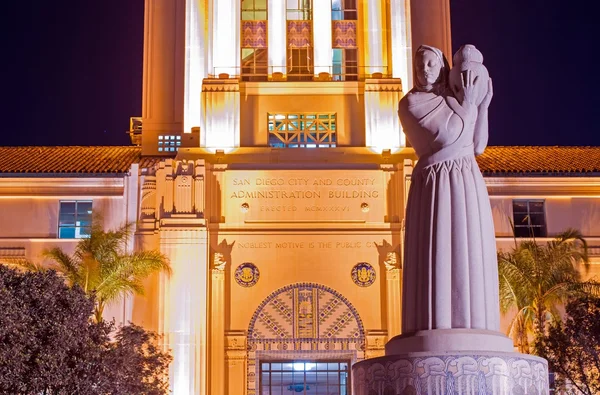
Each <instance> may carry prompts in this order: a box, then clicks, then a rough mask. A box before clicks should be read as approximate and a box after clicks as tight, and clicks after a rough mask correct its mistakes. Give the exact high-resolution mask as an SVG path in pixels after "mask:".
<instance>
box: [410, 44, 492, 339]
mask: <svg viewBox="0 0 600 395" xmlns="http://www.w3.org/2000/svg"><path fill="white" fill-rule="evenodd" d="M482 61H483V57H482V56H481V53H480V52H479V51H478V50H477V49H476V48H475V47H474V46H465V47H463V48H461V49H460V50H459V51H458V53H457V55H456V57H455V58H454V62H455V68H454V69H453V70H452V73H450V70H449V67H448V62H447V61H446V59H445V57H444V55H443V54H442V52H441V51H440V50H439V49H437V48H433V47H429V46H425V45H423V46H421V47H419V49H418V50H417V53H416V56H415V62H414V76H415V81H416V83H415V87H414V88H413V89H412V90H411V91H410V92H408V94H406V95H405V96H404V97H403V98H402V100H401V101H400V103H399V108H398V115H399V116H400V122H401V123H402V127H403V129H404V132H405V133H406V137H407V139H408V141H409V142H410V144H411V145H412V147H413V148H414V149H415V152H416V154H417V156H418V158H419V160H418V162H417V164H416V166H415V168H414V170H413V174H412V182H411V186H410V191H409V197H408V204H407V207H406V238H405V249H404V251H405V256H404V273H403V311H402V333H403V334H409V333H413V332H416V331H420V330H429V329H453V328H471V329H484V330H485V329H487V330H493V331H498V330H499V320H500V319H499V307H498V268H497V261H496V241H495V236H494V225H493V221H492V213H491V208H490V202H489V197H488V194H487V189H486V186H485V183H484V180H483V177H482V175H481V171H480V170H479V167H478V166H477V162H476V161H475V155H479V154H481V153H482V152H483V150H484V149H485V146H486V145H487V139H488V138H487V135H488V130H487V128H488V126H487V109H488V106H489V104H490V101H491V99H492V85H491V80H490V79H489V76H488V75H487V70H486V69H485V67H484V66H483V64H482Z"/></svg>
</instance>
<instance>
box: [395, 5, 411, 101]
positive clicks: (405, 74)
mask: <svg viewBox="0 0 600 395" xmlns="http://www.w3.org/2000/svg"><path fill="white" fill-rule="evenodd" d="M410 29H411V23H410V0H391V1H390V39H391V49H392V53H391V58H392V59H391V60H392V77H393V78H400V79H401V80H402V87H403V89H404V92H408V91H409V90H411V89H412V86H413V83H412V45H411V44H412V43H411V34H410V31H411V30H410Z"/></svg>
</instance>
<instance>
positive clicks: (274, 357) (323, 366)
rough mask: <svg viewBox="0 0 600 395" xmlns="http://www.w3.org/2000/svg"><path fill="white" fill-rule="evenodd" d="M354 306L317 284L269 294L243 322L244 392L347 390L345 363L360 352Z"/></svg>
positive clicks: (341, 393)
mask: <svg viewBox="0 0 600 395" xmlns="http://www.w3.org/2000/svg"><path fill="white" fill-rule="evenodd" d="M364 348H365V332H364V328H363V324H362V321H361V319H360V317H359V316H358V313H357V311H356V309H355V308H354V307H353V306H352V305H351V304H350V302H349V301H348V300H347V299H346V298H345V297H343V296H342V295H340V294H339V293H338V292H336V291H334V290H333V289H331V288H329V287H326V286H324V285H322V284H314V283H298V284H291V285H288V286H286V287H284V288H281V289H279V290H277V291H275V292H273V293H272V294H271V295H269V296H268V297H267V298H266V299H265V300H264V301H263V302H262V303H261V304H260V305H259V306H258V308H257V310H256V312H255V313H254V315H253V316H252V319H251V321H250V325H249V327H248V395H256V394H261V395H263V394H269V395H271V394H277V395H283V394H296V393H297V394H306V395H308V394H311V395H312V394H315V395H316V394H319V395H330V394H335V395H347V394H349V393H350V366H351V364H352V363H354V362H357V361H360V360H362V359H363V358H364Z"/></svg>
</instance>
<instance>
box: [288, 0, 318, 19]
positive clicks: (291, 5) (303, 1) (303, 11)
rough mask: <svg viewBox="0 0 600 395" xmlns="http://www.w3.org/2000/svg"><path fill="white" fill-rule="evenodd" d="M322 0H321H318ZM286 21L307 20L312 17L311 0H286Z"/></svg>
mask: <svg viewBox="0 0 600 395" xmlns="http://www.w3.org/2000/svg"><path fill="white" fill-rule="evenodd" d="M319 1H322V0H319ZM286 14H287V20H288V21H309V20H311V19H312V3H311V0H286Z"/></svg>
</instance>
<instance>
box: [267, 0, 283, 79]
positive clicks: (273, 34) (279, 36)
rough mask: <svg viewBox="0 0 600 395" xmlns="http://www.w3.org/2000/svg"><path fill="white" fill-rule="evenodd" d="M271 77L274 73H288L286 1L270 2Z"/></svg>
mask: <svg viewBox="0 0 600 395" xmlns="http://www.w3.org/2000/svg"><path fill="white" fill-rule="evenodd" d="M268 1H269V2H268V5H267V12H268V14H269V15H268V18H269V21H268V31H267V34H268V36H269V77H271V76H272V75H273V73H283V74H284V75H285V73H286V66H285V65H286V50H287V48H286V45H287V43H286V37H287V32H286V21H287V15H286V13H285V1H283V0H268Z"/></svg>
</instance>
